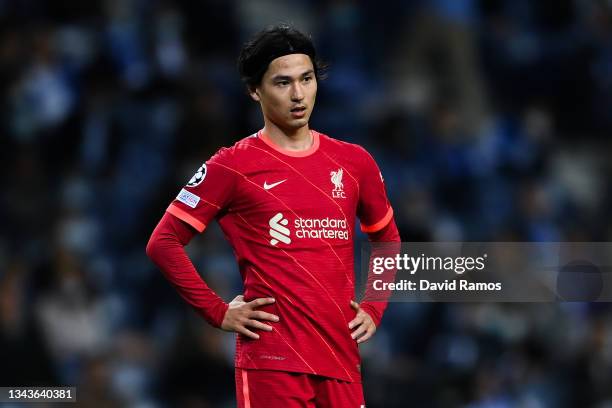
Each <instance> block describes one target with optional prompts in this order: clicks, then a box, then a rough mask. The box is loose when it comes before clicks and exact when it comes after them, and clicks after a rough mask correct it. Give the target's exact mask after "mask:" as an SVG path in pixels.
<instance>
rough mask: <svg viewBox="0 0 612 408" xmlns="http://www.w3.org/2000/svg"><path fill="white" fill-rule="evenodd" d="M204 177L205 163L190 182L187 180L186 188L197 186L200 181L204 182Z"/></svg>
mask: <svg viewBox="0 0 612 408" xmlns="http://www.w3.org/2000/svg"><path fill="white" fill-rule="evenodd" d="M205 177H206V163H204V164H203V165H202V166H201V167H200V168H199V169H198V171H196V174H194V175H193V177H192V178H191V180H189V182H188V183H187V187H195V186H197V185H199V184H200V183H201V182H202V181H204V178H205Z"/></svg>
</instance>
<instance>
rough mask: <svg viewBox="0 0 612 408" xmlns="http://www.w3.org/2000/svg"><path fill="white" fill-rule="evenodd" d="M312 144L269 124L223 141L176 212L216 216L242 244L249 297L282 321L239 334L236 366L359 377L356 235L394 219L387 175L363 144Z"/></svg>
mask: <svg viewBox="0 0 612 408" xmlns="http://www.w3.org/2000/svg"><path fill="white" fill-rule="evenodd" d="M311 134H312V137H313V143H312V146H311V147H310V148H309V149H308V150H306V151H300V152H291V151H286V150H283V149H281V148H279V147H278V146H276V145H274V144H273V143H272V142H271V141H270V140H269V138H268V137H267V136H266V135H265V134H264V133H263V132H262V131H260V132H258V133H257V134H254V135H252V136H250V137H247V138H245V139H242V140H241V141H239V142H237V143H236V144H235V145H234V146H232V147H230V148H222V149H221V150H219V151H218V152H217V153H216V154H215V155H214V156H213V157H212V158H210V159H209V160H208V161H207V162H206V163H205V164H204V165H202V167H201V168H200V169H199V170H198V172H197V173H196V174H195V175H194V176H193V177H192V179H191V180H190V181H189V183H188V184H187V185H186V186H185V187H184V188H183V189H182V190H181V191H180V193H179V194H178V196H177V198H176V199H175V200H174V201H173V202H172V203H171V204H170V206H169V207H168V209H167V211H168V212H170V213H171V214H173V215H174V216H176V217H178V218H180V219H181V220H183V221H184V222H186V223H188V224H190V225H191V226H192V227H193V228H195V229H196V230H198V231H200V232H202V231H204V229H205V228H206V225H208V224H209V223H210V222H211V221H212V220H213V219H216V220H217V221H218V223H219V225H220V226H221V229H222V230H223V232H224V234H225V236H226V238H227V240H228V241H229V243H230V244H231V246H232V247H233V249H234V253H235V256H236V258H237V262H238V265H239V269H240V274H241V277H242V281H243V285H244V298H245V300H246V301H250V300H253V299H255V298H258V297H274V298H275V300H276V302H275V303H274V304H272V305H269V306H266V307H264V308H262V309H261V310H264V311H267V312H270V313H274V314H276V315H278V316H279V318H280V321H279V322H276V323H273V322H267V323H269V324H270V325H271V326H272V327H273V330H272V331H271V332H262V331H259V332H258V333H259V335H260V338H259V339H258V340H251V339H248V338H246V337H244V336H242V335H238V336H237V341H236V343H237V344H236V361H235V363H236V366H237V367H240V368H248V369H267V370H282V371H290V372H300V373H309V374H315V375H321V376H327V377H332V378H337V379H341V380H344V381H351V382H355V381H357V382H359V381H361V376H360V369H359V367H360V360H359V351H358V347H357V344H356V342H355V340H353V339H352V338H351V332H350V330H349V328H348V322H349V321H351V320H352V319H353V318H354V316H355V312H354V310H353V309H352V308H351V306H350V301H351V299H354V293H355V292H354V287H355V281H354V269H353V262H354V256H353V255H354V253H353V251H354V249H353V239H354V237H353V235H354V227H355V222H356V217H358V218H359V220H360V223H361V229H362V231H364V232H376V231H378V230H380V229H382V228H384V227H385V226H386V225H387V224H388V223H389V222H390V220H391V219H392V216H393V210H392V208H391V206H390V204H389V201H388V199H387V195H386V192H385V187H384V183H383V179H382V175H381V173H380V170H379V169H378V166H377V165H376V163H375V161H374V159H373V158H372V156H370V154H369V153H368V152H366V151H365V150H364V149H363V148H362V147H360V146H358V145H355V144H350V143H346V142H342V141H339V140H336V139H332V138H330V137H328V136H326V135H323V134H321V133H318V132H315V131H311Z"/></svg>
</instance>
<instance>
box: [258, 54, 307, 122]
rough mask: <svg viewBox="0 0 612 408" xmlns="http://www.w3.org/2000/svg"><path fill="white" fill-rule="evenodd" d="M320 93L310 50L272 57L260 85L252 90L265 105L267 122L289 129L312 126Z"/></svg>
mask: <svg viewBox="0 0 612 408" xmlns="http://www.w3.org/2000/svg"><path fill="white" fill-rule="evenodd" d="M316 96H317V79H316V77H315V74H314V67H313V65H312V61H311V60H310V57H309V56H308V55H306V54H289V55H284V56H282V57H278V58H276V59H274V60H272V62H270V65H269V66H268V70H267V71H266V72H265V74H264V75H263V77H262V79H261V83H260V85H259V86H258V87H256V88H255V90H254V91H252V92H251V97H252V98H253V99H254V100H256V101H258V102H259V103H260V105H261V110H262V112H263V115H264V119H265V120H266V124H267V123H268V122H272V124H274V125H275V126H277V127H278V128H280V129H281V130H283V131H284V132H286V133H293V132H295V131H297V130H299V129H300V128H303V127H305V126H308V120H309V119H310V114H311V113H312V108H313V107H314V103H315V97H316ZM306 129H307V128H306Z"/></svg>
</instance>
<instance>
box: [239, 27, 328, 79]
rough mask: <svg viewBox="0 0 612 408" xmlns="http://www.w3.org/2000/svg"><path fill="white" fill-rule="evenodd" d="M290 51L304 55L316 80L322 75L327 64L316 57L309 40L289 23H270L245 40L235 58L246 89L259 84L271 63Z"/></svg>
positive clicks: (308, 37) (321, 77)
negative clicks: (273, 24) (307, 58)
mask: <svg viewBox="0 0 612 408" xmlns="http://www.w3.org/2000/svg"><path fill="white" fill-rule="evenodd" d="M289 54H306V55H308V56H309V57H310V60H311V61H312V66H313V67H314V72H315V77H316V78H317V80H320V79H324V78H325V69H326V68H327V66H326V65H325V64H324V63H323V62H322V61H320V60H318V59H317V55H316V51H315V47H314V44H313V43H312V39H311V38H310V36H307V35H305V34H303V33H301V32H300V31H298V30H296V29H295V28H293V27H291V26H290V25H288V24H279V25H275V26H270V27H268V28H266V29H264V30H262V31H260V32H259V33H257V34H255V35H254V36H253V37H252V38H251V39H250V40H249V41H247V42H246V43H245V44H244V46H243V47H242V50H241V51H240V56H239V57H238V71H239V72H240V77H241V78H242V82H244V84H245V85H246V87H247V89H248V90H249V91H252V90H253V89H254V88H255V87H257V86H258V85H259V84H260V83H261V78H262V77H263V76H264V74H265V72H266V70H267V69H268V66H269V65H270V62H272V60H274V59H276V58H278V57H282V56H284V55H289Z"/></svg>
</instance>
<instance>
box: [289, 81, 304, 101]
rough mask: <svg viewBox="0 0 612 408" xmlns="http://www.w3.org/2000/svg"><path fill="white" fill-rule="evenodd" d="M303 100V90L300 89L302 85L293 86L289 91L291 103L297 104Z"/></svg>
mask: <svg viewBox="0 0 612 408" xmlns="http://www.w3.org/2000/svg"><path fill="white" fill-rule="evenodd" d="M302 99H304V90H303V89H302V85H301V84H299V83H296V84H293V87H292V89H291V100H292V101H293V102H299V101H301V100H302Z"/></svg>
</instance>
